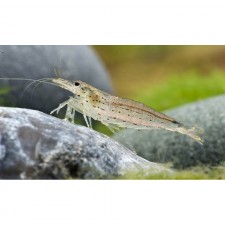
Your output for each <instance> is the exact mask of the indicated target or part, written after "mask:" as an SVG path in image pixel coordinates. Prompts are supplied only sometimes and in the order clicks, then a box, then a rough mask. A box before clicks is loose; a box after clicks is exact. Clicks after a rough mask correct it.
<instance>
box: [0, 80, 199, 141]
mask: <svg viewBox="0 0 225 225" xmlns="http://www.w3.org/2000/svg"><path fill="white" fill-rule="evenodd" d="M0 79H8V80H27V81H32V83H30V84H29V85H28V86H27V87H26V88H25V90H26V89H27V88H28V87H29V86H30V85H32V84H34V83H36V82H38V84H37V85H39V84H40V83H46V84H51V85H54V86H58V87H61V88H63V89H66V90H67V91H70V92H71V93H73V96H71V97H69V99H68V100H67V101H65V102H63V103H61V104H60V105H59V106H58V107H57V108H56V109H54V110H52V111H51V112H50V114H53V113H54V112H56V113H57V114H58V113H59V111H60V110H61V109H62V108H64V107H65V106H67V110H66V115H65V118H64V119H65V120H68V121H71V122H74V118H75V113H76V111H77V112H79V113H81V114H83V116H84V119H85V122H86V124H87V126H88V127H89V128H92V121H91V119H94V120H98V121H100V122H101V123H103V124H104V125H106V126H107V127H108V128H109V129H110V130H111V131H112V132H113V133H114V132H115V131H116V130H119V129H120V128H132V129H137V130H143V129H147V130H150V129H152V128H161V129H165V130H169V131H175V132H178V133H181V134H185V135H187V136H189V137H191V138H192V139H194V140H195V141H197V142H198V143H200V144H202V143H203V140H202V138H201V135H202V133H203V130H202V129H201V128H196V127H192V128H187V127H186V126H184V125H183V124H182V123H181V122H178V121H177V120H175V119H174V118H172V117H169V116H167V115H165V114H163V113H160V112H157V111H155V110H154V109H152V108H150V107H148V106H146V105H144V104H142V103H140V102H136V101H133V100H130V99H125V98H120V97H117V96H112V95H110V94H109V93H106V92H104V91H101V90H99V89H97V88H95V87H93V86H91V85H90V84H87V83H85V82H83V81H75V82H71V81H68V80H65V79H62V78H60V77H59V76H58V77H57V78H43V79H39V80H34V79H21V78H0ZM37 85H36V86H35V88H36V87H37Z"/></svg>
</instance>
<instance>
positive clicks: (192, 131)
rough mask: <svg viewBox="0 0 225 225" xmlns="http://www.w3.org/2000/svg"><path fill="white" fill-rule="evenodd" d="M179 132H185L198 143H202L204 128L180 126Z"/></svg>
mask: <svg viewBox="0 0 225 225" xmlns="http://www.w3.org/2000/svg"><path fill="white" fill-rule="evenodd" d="M179 132H180V133H183V134H186V135H188V136H189V137H191V138H192V139H194V140H195V141H197V142H198V143H199V144H201V145H203V142H204V140H203V133H204V130H203V129H202V128H200V127H191V128H181V129H180V130H179Z"/></svg>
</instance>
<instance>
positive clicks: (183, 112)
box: [114, 95, 225, 169]
mask: <svg viewBox="0 0 225 225" xmlns="http://www.w3.org/2000/svg"><path fill="white" fill-rule="evenodd" d="M224 109H225V95H222V96H218V97H213V98H209V99H206V100H203V101H198V102H195V103H191V104H187V105H185V106H182V107H179V108H176V109H174V110H170V111H167V112H165V113H166V114H168V115H170V116H172V117H174V118H176V119H177V120H178V121H181V122H182V123H184V124H186V125H190V126H191V125H192V126H198V127H201V128H203V129H204V134H203V139H204V145H203V146H202V145H200V144H198V143H197V142H195V141H193V140H192V139H191V138H189V137H187V136H185V135H182V134H178V133H176V132H170V131H165V130H160V129H159V130H149V131H140V132H138V131H137V130H124V131H122V132H120V133H118V134H117V135H115V136H114V139H115V140H117V141H118V142H120V143H122V144H124V145H125V146H128V147H129V148H131V149H133V150H135V151H136V153H137V154H138V155H139V156H141V157H143V158H145V159H148V160H150V161H154V162H160V163H165V162H172V163H173V166H174V168H178V169H183V168H187V167H191V166H197V165H217V164H219V163H221V162H222V161H224V160H225V149H224V146H225V129H224V127H225V110H224Z"/></svg>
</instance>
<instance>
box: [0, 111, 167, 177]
mask: <svg viewBox="0 0 225 225" xmlns="http://www.w3.org/2000/svg"><path fill="white" fill-rule="evenodd" d="M128 171H136V172H138V171H144V172H145V174H146V175H149V174H151V173H157V172H169V170H168V169H165V168H164V167H162V166H161V165H158V164H156V163H152V162H148V161H147V160H145V159H142V158H140V157H139V156H137V155H135V154H134V153H133V152H132V151H130V150H129V149H127V148H126V147H124V146H122V145H120V144H119V143H117V142H116V141H114V140H112V139H110V138H109V137H107V136H105V135H103V134H100V133H98V132H95V131H94V130H91V129H89V128H87V127H84V126H78V125H74V124H72V123H69V122H67V121H64V120H60V119H57V118H55V117H52V116H49V115H46V114H44V113H42V112H39V111H35V110H28V109H19V108H7V107H0V178H2V179H20V178H22V179H69V178H85V179H97V178H102V179H103V178H113V177H118V176H120V175H123V174H124V173H126V172H128Z"/></svg>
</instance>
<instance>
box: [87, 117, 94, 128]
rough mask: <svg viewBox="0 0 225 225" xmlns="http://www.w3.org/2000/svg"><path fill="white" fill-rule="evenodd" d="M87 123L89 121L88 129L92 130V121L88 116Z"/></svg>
mask: <svg viewBox="0 0 225 225" xmlns="http://www.w3.org/2000/svg"><path fill="white" fill-rule="evenodd" d="M88 121H89V124H90V128H91V129H93V128H92V121H91V117H89V116H88Z"/></svg>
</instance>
